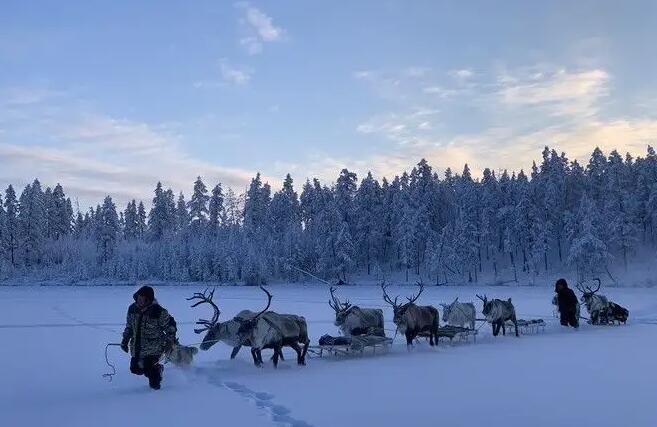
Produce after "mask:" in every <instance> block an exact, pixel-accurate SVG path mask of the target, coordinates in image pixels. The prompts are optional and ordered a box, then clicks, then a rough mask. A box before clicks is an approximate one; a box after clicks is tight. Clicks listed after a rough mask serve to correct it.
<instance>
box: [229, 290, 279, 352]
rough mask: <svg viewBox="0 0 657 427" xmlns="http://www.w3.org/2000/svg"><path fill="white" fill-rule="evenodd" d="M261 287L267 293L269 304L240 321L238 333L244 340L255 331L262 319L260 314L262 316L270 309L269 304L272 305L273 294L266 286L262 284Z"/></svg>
mask: <svg viewBox="0 0 657 427" xmlns="http://www.w3.org/2000/svg"><path fill="white" fill-rule="evenodd" d="M260 289H262V291H263V292H264V293H265V294H267V306H266V307H265V308H264V309H263V310H262V311H260V312H259V313H257V314H256V315H255V316H253V317H251V318H249V319H244V320H241V321H240V326H239V329H238V330H237V335H238V336H239V337H240V339H242V340H245V339H248V337H249V336H250V334H251V333H252V332H253V330H254V329H255V327H256V325H257V324H258V320H260V316H262V315H263V314H264V313H265V312H266V311H267V310H268V309H269V306H270V305H271V299H272V295H271V294H270V293H269V292H268V291H267V289H265V288H264V287H262V286H260Z"/></svg>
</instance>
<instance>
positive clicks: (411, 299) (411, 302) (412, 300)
mask: <svg viewBox="0 0 657 427" xmlns="http://www.w3.org/2000/svg"><path fill="white" fill-rule="evenodd" d="M417 285H418V286H419V287H420V291H419V292H418V293H417V295H415V296H414V297H410V298H409V297H406V299H407V300H408V302H409V303H410V304H413V303H414V302H415V301H417V299H418V298H420V295H422V291H424V285H423V284H422V282H417Z"/></svg>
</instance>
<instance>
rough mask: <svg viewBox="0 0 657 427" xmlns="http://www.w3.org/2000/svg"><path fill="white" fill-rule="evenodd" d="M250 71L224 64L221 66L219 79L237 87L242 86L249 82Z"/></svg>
mask: <svg viewBox="0 0 657 427" xmlns="http://www.w3.org/2000/svg"><path fill="white" fill-rule="evenodd" d="M252 73H253V72H252V71H251V70H248V69H246V68H238V67H234V66H231V65H228V64H226V63H222V64H221V77H222V78H223V80H224V81H226V82H228V83H231V84H233V85H237V86H243V85H246V84H248V83H249V81H251V75H252Z"/></svg>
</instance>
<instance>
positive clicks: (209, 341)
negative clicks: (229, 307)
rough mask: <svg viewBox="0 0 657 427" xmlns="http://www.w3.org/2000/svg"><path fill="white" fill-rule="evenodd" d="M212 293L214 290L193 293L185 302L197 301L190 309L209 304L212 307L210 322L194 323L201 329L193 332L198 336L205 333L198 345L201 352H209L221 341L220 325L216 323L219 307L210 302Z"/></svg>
mask: <svg viewBox="0 0 657 427" xmlns="http://www.w3.org/2000/svg"><path fill="white" fill-rule="evenodd" d="M214 291H215V290H214V289H212V291H210V292H209V293H208V290H207V289H206V290H204V291H203V292H202V293H201V292H195V293H194V295H192V296H191V297H189V298H187V301H195V300H197V302H195V303H194V304H192V307H196V306H199V305H201V304H210V305H211V306H212V309H213V310H214V314H213V315H212V319H211V320H206V319H199V320H198V321H197V322H196V324H197V325H202V326H203V327H202V328H196V329H194V332H196V333H197V334H200V333H201V332H205V331H207V332H206V334H205V336H204V337H203V342H202V343H201V345H200V347H201V350H209V349H210V347H212V346H213V345H214V344H215V343H216V342H218V341H219V340H220V339H221V337H220V336H219V332H220V330H221V323H219V322H218V320H219V315H220V314H221V311H219V307H217V305H216V304H215V303H214V302H213V301H212V298H213V297H214Z"/></svg>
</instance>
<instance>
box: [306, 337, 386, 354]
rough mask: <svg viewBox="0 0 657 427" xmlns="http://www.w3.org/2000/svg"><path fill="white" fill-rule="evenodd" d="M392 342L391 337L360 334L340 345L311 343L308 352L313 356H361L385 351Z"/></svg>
mask: <svg viewBox="0 0 657 427" xmlns="http://www.w3.org/2000/svg"><path fill="white" fill-rule="evenodd" d="M391 344H392V338H388V337H379V336H373V335H361V336H354V337H351V344H340V345H311V346H309V347H308V353H309V354H310V355H311V356H313V357H320V358H321V357H324V355H327V356H334V357H350V356H363V355H364V354H366V353H369V354H377V353H385V352H387V351H388V349H389V348H390V345H391Z"/></svg>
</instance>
